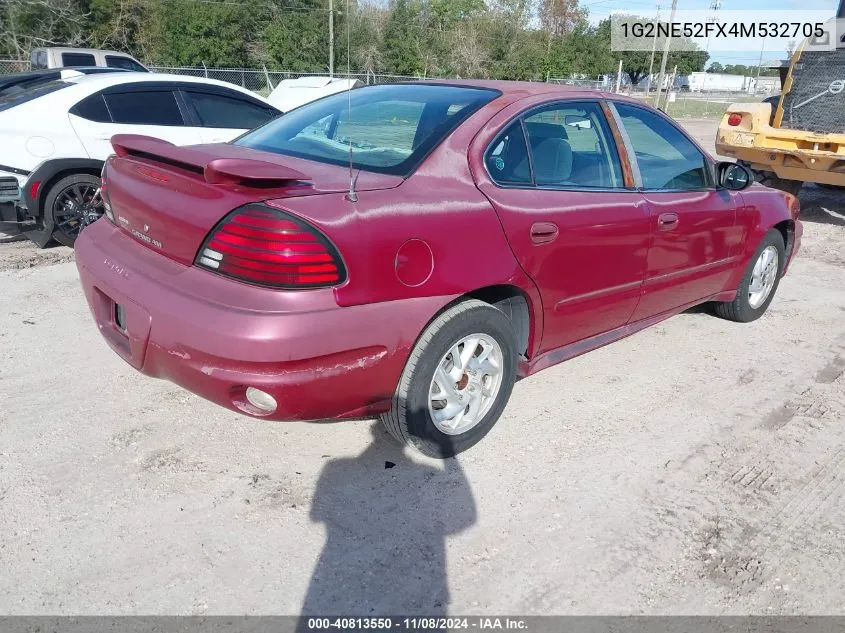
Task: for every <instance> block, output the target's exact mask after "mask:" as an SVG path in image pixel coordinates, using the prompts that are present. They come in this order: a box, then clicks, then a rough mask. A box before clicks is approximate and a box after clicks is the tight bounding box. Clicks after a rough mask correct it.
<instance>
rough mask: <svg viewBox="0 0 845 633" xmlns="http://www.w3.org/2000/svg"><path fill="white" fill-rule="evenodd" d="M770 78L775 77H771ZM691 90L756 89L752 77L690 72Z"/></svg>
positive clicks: (735, 90) (729, 90)
mask: <svg viewBox="0 0 845 633" xmlns="http://www.w3.org/2000/svg"><path fill="white" fill-rule="evenodd" d="M771 79H777V78H776V77H772V78H771ZM689 89H690V91H691V92H745V93H749V94H753V93H754V92H756V90H757V80H756V79H755V78H754V77H743V76H742V75H726V74H723V73H704V72H699V73H692V74H691V75H690V76H689Z"/></svg>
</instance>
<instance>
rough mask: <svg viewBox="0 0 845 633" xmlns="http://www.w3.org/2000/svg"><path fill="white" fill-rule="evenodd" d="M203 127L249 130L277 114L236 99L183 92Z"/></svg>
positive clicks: (210, 94) (268, 109)
mask: <svg viewBox="0 0 845 633" xmlns="http://www.w3.org/2000/svg"><path fill="white" fill-rule="evenodd" d="M184 94H185V95H186V96H187V98H188V100H189V101H190V102H191V104H192V105H193V106H194V110H195V111H196V113H197V116H198V117H199V120H200V124H202V126H203V127H218V128H228V129H239V130H251V129H253V128H256V127H258V126H259V125H264V124H265V123H267V121H269V120H270V119H272V118H273V116H275V115H276V114H278V113H277V112H274V111H273V110H271V109H270V108H267V107H263V106H260V105H258V104H255V103H252V102H251V101H247V100H246V99H238V98H236V97H228V96H224V95H219V94H212V93H209V92H193V91H190V90H188V91H185V92H184Z"/></svg>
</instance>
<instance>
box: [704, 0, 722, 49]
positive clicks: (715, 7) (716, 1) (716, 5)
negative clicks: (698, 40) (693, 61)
mask: <svg viewBox="0 0 845 633" xmlns="http://www.w3.org/2000/svg"><path fill="white" fill-rule="evenodd" d="M721 8H722V0H713V1H712V2H711V3H710V10H711V11H713V15H712V16H711V17H709V18H707V21H708V22H712V23H713V24H715V23H716V22H718V21H719V18H718V17H716V14H717V13H719V9H721ZM712 37H713V35H712V34H711V35H708V36H707V48H705V49H704V52H705V53H709V52H710V39H711V38H712Z"/></svg>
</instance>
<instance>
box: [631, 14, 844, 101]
mask: <svg viewBox="0 0 845 633" xmlns="http://www.w3.org/2000/svg"><path fill="white" fill-rule="evenodd" d="M842 1H843V2H845V0H842ZM659 25H660V5H659V4H658V5H657V19H656V20H655V24H654V27H655V28H654V39H653V40H652V42H651V63H650V64H649V65H648V87H647V88H646V92H645V96H646V99H647V98H648V96H649V95H650V94H651V75H652V73H654V54H655V53H656V52H657V27H658V26H659Z"/></svg>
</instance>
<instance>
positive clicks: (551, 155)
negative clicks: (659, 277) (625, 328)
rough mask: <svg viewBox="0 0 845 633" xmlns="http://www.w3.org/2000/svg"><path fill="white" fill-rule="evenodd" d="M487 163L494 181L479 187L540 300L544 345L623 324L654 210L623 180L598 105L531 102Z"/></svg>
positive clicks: (636, 288) (633, 301)
mask: <svg viewBox="0 0 845 633" xmlns="http://www.w3.org/2000/svg"><path fill="white" fill-rule="evenodd" d="M526 141H527V142H526ZM484 160H485V164H486V166H487V171H488V172H489V174H490V177H491V180H492V182H491V181H488V180H486V179H484V180H482V181H481V182H480V183H479V188H480V189H481V190H482V192H483V193H484V194H485V195H486V196H487V198H488V199H489V200H490V201H491V203H492V204H493V206H494V207H495V209H496V211H497V213H498V215H499V218H500V219H501V222H502V225H503V227H504V229H505V232H506V234H507V236H508V240H509V242H510V246H511V249H512V250H513V252H514V254H515V255H516V257H517V259H518V261H519V263H520V265H521V266H522V268H523V269H524V270H525V272H526V273H527V274H528V275H529V276H530V277H531V278H532V279H533V280H534V282H535V283H536V284H537V286H538V288H539V291H540V294H541V297H542V301H543V317H544V318H543V321H544V326H543V339H542V342H541V349H540V351H541V352H544V351H548V350H552V349H556V348H559V347H562V346H565V345H568V344H570V343H575V342H577V341H580V340H583V339H586V338H590V337H592V336H595V335H597V334H600V333H602V332H606V331H608V330H612V329H614V328H617V327H620V326H622V325H624V324H625V323H626V322H627V321H628V319H629V317H630V316H631V314H632V313H633V311H634V309H635V307H636V305H637V302H638V300H639V297H640V291H641V286H642V281H643V276H644V274H645V266H646V255H647V251H648V240H649V214H648V206H647V202H646V200H645V199H644V198H643V197H642V195H641V194H640V193H638V192H637V191H636V190H635V189H634V188H633V183H627V185H628V186H627V187H626V183H625V179H624V177H623V172H622V168H621V165H620V160H619V154H618V152H617V148H616V144H615V142H614V137H613V135H612V133H611V130H610V128H609V126H608V122H607V120H606V118H605V116H604V113H603V111H602V107H601V105H600V104H599V103H598V102H592V101H588V102H584V101H580V102H573V101H568V102H567V101H563V102H557V103H553V104H544V105H542V106H539V107H535V108H532V109H530V110H528V111H527V112H524V113H523V114H522V115H521V116H520V117H518V118H517V119H516V120H514V121H513V122H512V123H511V124H509V126H508V127H507V128H506V129H505V131H504V132H503V133H501V134H500V135H499V136H498V137H496V139H495V140H494V141H493V142H492V143H491V144H490V146H489V148H488V149H487V151H486V153H485V157H484Z"/></svg>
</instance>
